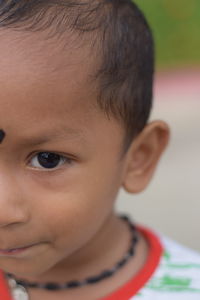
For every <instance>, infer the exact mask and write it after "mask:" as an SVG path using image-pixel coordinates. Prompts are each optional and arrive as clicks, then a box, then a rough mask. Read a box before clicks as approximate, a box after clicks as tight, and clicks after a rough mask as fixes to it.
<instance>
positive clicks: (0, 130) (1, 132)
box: [0, 129, 6, 143]
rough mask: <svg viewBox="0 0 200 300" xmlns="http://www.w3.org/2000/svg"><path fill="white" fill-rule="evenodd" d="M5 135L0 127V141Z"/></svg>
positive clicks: (0, 141)
mask: <svg viewBox="0 0 200 300" xmlns="http://www.w3.org/2000/svg"><path fill="white" fill-rule="evenodd" d="M5 136H6V134H5V132H4V131H3V130H2V129H0V143H2V142H3V139H4V137H5Z"/></svg>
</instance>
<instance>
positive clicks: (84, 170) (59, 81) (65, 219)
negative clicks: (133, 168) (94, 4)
mask: <svg viewBox="0 0 200 300" xmlns="http://www.w3.org/2000/svg"><path fill="white" fill-rule="evenodd" d="M18 36H19V37H18ZM35 36H37V34H36V35H35ZM21 37H22V34H21V33H19V34H17V33H16V32H7V33H5V32H4V31H2V32H1V34H0V39H1V43H0V86H1V88H0V105H1V106H0V128H1V129H3V130H4V131H5V132H6V136H5V139H4V141H3V142H2V144H1V145H0V186H1V187H0V206H1V210H0V249H13V248H19V247H23V246H29V245H33V244H34V246H33V247H31V248H29V249H28V250H26V251H23V252H21V253H19V254H12V256H11V255H2V254H0V268H2V269H3V270H5V271H7V272H12V273H14V274H16V275H17V274H19V275H20V274H21V275H23V274H27V275H28V274H30V275H32V274H41V273H42V272H45V271H47V270H48V269H49V268H51V267H52V266H54V265H55V264H57V263H59V262H60V263H61V264H60V266H64V265H65V263H66V264H67V263H69V260H68V261H67V258H69V257H70V256H71V255H72V254H73V253H75V251H78V250H79V249H81V248H84V246H86V244H87V243H88V242H89V241H90V240H91V239H92V238H93V237H94V235H95V234H96V232H97V231H98V230H99V229H100V228H101V226H102V225H103V224H104V223H105V220H106V218H107V217H108V216H109V215H110V214H111V213H112V210H113V203H114V200H115V198H116V195H117V192H118V189H119V187H120V186H121V182H122V173H123V160H120V154H121V149H122V141H123V130H122V128H121V126H120V125H119V124H118V122H117V121H115V120H114V119H111V120H108V119H107V118H106V117H105V115H104V114H103V113H102V112H101V111H100V110H99V109H97V108H95V105H94V104H95V97H96V95H95V93H94V92H93V91H92V88H91V86H90V83H88V82H87V76H88V74H89V72H90V71H92V69H91V66H90V65H89V63H88V61H87V58H88V56H87V51H84V50H83V48H79V49H77V50H74V49H67V48H66V49H65V52H64V51H63V52H62V51H61V50H60V49H59V48H56V46H57V43H55V41H54V42H52V44H51V42H50V41H49V42H45V43H43V39H42V38H41V41H39V39H37V38H35V37H34V34H32V35H30V34H29V35H27V36H26V38H24V39H22V38H21ZM45 44H46V45H45ZM39 152H51V153H52V152H53V153H56V154H59V155H60V156H61V159H60V158H59V157H58V156H52V161H51V163H52V165H53V164H55V167H54V168H51V169H47V168H45V166H47V165H48V162H49V160H47V161H45V159H44V161H43V164H41V162H39V161H38V155H37V154H38V153H39ZM62 157H66V160H62ZM56 159H57V160H56ZM56 162H58V163H57V166H56ZM71 257H72V261H73V255H72V256H71ZM65 259H66V261H65Z"/></svg>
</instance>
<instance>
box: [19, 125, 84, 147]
mask: <svg viewBox="0 0 200 300" xmlns="http://www.w3.org/2000/svg"><path fill="white" fill-rule="evenodd" d="M57 139H63V140H66V139H69V140H71V139H73V140H80V141H83V142H84V141H85V138H84V134H83V131H82V130H81V131H78V130H75V129H72V128H64V129H63V128H60V129H56V130H55V129H54V130H52V131H51V132H50V131H49V132H44V133H43V134H41V133H40V134H38V135H36V134H35V135H33V136H28V137H26V138H25V137H23V138H22V139H21V141H20V144H21V145H29V146H38V145H42V144H45V143H47V142H50V141H53V140H57Z"/></svg>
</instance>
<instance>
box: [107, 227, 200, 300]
mask: <svg viewBox="0 0 200 300" xmlns="http://www.w3.org/2000/svg"><path fill="white" fill-rule="evenodd" d="M139 230H140V231H141V232H142V233H143V235H144V236H145V237H146V239H147V240H148V242H149V244H150V254H149V257H148V259H147V262H146V265H145V266H144V267H143V269H142V270H141V271H140V272H139V273H138V275H136V276H135V277H134V278H133V279H131V280H130V281H129V282H128V283H126V284H125V285H124V286H123V287H121V288H120V289H119V290H118V291H116V292H114V293H112V294H110V295H109V296H108V297H105V298H103V299H102V300H200V254H199V253H197V252H195V251H193V250H191V249H188V248H186V247H184V246H182V245H180V244H178V243H177V242H174V241H172V240H170V239H169V238H166V237H163V236H162V235H160V234H155V233H154V232H153V231H151V230H149V229H147V228H144V227H139Z"/></svg>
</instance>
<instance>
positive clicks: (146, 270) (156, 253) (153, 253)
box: [102, 226, 163, 300]
mask: <svg viewBox="0 0 200 300" xmlns="http://www.w3.org/2000/svg"><path fill="white" fill-rule="evenodd" d="M137 229H138V230H139V231H140V232H141V233H142V234H143V236H144V237H145V238H146V240H147V241H148V243H149V246H150V250H149V255H148V257H147V261H146V263H145V265H144V267H143V268H142V269H141V270H140V271H139V272H138V273H137V275H136V276H134V277H133V278H132V279H131V280H130V281H128V282H127V283H126V284H125V285H124V286H123V287H121V288H119V289H118V290H117V291H115V292H113V293H111V294H110V295H108V296H107V297H104V298H102V300H122V299H123V300H128V299H130V298H131V297H133V296H135V295H136V294H137V293H138V292H139V290H140V289H141V288H143V287H144V286H145V284H146V283H147V282H148V280H149V279H150V277H151V276H152V275H153V273H154V272H155V270H156V268H157V267H158V264H159V262H160V259H161V256H162V253H163V247H162V245H161V242H160V240H159V238H158V237H157V236H156V235H155V234H154V233H153V232H152V231H150V230H149V229H147V228H144V227H142V226H137Z"/></svg>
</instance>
